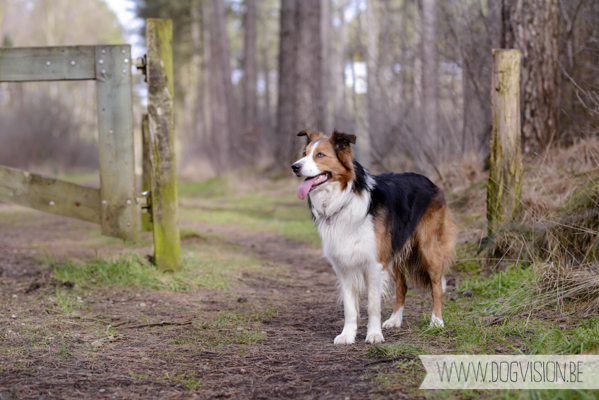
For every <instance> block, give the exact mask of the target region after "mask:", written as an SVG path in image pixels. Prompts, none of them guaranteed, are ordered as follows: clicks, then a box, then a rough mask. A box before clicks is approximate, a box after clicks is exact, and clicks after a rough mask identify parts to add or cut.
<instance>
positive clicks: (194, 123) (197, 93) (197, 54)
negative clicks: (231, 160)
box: [189, 0, 206, 153]
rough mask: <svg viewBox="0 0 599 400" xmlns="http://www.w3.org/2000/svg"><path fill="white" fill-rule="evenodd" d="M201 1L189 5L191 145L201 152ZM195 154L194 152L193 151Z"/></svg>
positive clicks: (203, 132) (202, 145)
mask: <svg viewBox="0 0 599 400" xmlns="http://www.w3.org/2000/svg"><path fill="white" fill-rule="evenodd" d="M200 3H201V0H192V3H191V40H192V44H193V56H192V60H191V65H192V69H191V74H190V75H191V88H190V90H189V92H190V93H191V96H190V97H191V98H192V112H191V121H190V123H191V133H192V134H191V138H190V139H191V143H192V144H193V148H194V150H200V151H203V150H204V147H205V145H206V144H205V138H204V136H205V132H206V131H205V128H204V118H203V112H204V68H203V65H202V58H203V57H202V26H201V19H202V15H201V4H200ZM194 153H195V151H194Z"/></svg>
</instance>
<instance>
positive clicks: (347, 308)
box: [333, 279, 360, 344]
mask: <svg viewBox="0 0 599 400" xmlns="http://www.w3.org/2000/svg"><path fill="white" fill-rule="evenodd" d="M340 281H341V282H340V283H341V285H340V286H341V293H342V296H343V311H344V313H345V324H344V325H343V331H342V332H341V334H340V335H339V336H337V337H336V338H335V341H334V342H333V343H335V344H352V343H354V342H355V341H356V332H357V330H358V313H359V308H358V307H359V302H360V298H359V293H358V291H357V290H356V288H354V287H352V286H351V285H350V284H349V282H347V281H346V282H344V281H343V279H340Z"/></svg>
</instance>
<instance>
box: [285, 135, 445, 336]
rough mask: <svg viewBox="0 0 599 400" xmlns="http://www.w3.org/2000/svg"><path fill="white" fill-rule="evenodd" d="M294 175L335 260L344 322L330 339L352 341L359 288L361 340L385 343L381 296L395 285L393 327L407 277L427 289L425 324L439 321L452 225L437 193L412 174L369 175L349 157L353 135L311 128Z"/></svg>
mask: <svg viewBox="0 0 599 400" xmlns="http://www.w3.org/2000/svg"><path fill="white" fill-rule="evenodd" d="M297 135H298V136H305V137H306V144H305V146H304V147H303V149H302V154H301V158H300V159H299V160H298V161H296V162H295V163H294V164H293V165H292V166H291V168H292V170H293V173H294V174H295V175H296V176H298V177H306V179H305V180H304V181H303V182H302V183H301V184H300V185H299V187H298V188H297V195H298V197H299V198H300V199H301V200H304V199H305V198H306V197H307V198H308V207H309V208H310V211H311V212H312V218H313V219H314V224H315V225H316V226H317V227H318V232H319V234H320V237H321V239H322V247H323V252H324V255H325V256H326V258H327V259H328V260H329V261H330V263H331V264H332V266H333V270H334V271H335V273H336V275H337V279H338V283H339V288H340V297H341V300H342V302H343V308H344V315H345V323H344V326H343V331H342V332H341V334H340V335H338V336H337V337H336V338H335V340H334V343H335V344H352V343H354V342H355V339H356V331H357V322H358V318H359V312H360V307H359V299H360V293H361V292H362V291H363V290H366V292H367V294H368V329H367V333H366V342H367V343H373V344H374V343H381V342H384V337H383V332H382V328H381V301H382V297H383V295H384V293H385V292H386V287H387V283H388V282H390V281H391V280H393V281H394V283H395V307H394V309H393V314H392V315H391V317H390V318H389V319H388V320H387V321H385V323H383V324H382V327H383V328H399V327H400V326H401V322H402V318H403V308H404V304H405V298H406V292H407V290H408V286H407V280H406V279H407V278H411V280H412V282H413V283H414V285H415V286H416V287H417V288H419V289H422V290H430V291H432V297H433V312H432V318H431V326H439V327H443V326H444V324H443V317H442V307H443V293H444V292H445V286H446V283H445V274H446V273H447V271H448V268H449V264H450V262H451V260H452V258H453V255H454V253H455V242H456V227H455V224H454V222H453V219H452V216H451V213H450V211H449V209H448V207H447V204H446V203H445V196H444V194H443V191H442V190H441V189H439V188H438V187H437V186H436V185H435V184H434V183H432V182H431V181H430V180H429V179H428V178H426V177H425V176H423V175H419V174H415V173H402V174H394V173H387V174H382V175H370V174H369V172H368V171H367V170H366V169H365V168H364V167H362V165H360V163H358V162H357V161H356V160H355V159H354V155H353V150H352V147H351V145H352V144H355V143H356V136H355V135H351V134H345V133H341V132H337V131H336V130H335V131H334V132H333V134H332V135H331V136H330V137H328V136H325V135H323V134H322V133H321V132H317V131H313V130H310V129H306V130H303V131H301V132H299V133H298V134H297Z"/></svg>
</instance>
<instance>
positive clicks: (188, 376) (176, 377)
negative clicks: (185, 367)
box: [160, 371, 203, 390]
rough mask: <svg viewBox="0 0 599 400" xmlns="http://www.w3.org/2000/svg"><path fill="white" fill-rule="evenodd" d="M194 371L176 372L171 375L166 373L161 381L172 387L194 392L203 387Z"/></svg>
mask: <svg viewBox="0 0 599 400" xmlns="http://www.w3.org/2000/svg"><path fill="white" fill-rule="evenodd" d="M196 375H197V372H196V371H177V372H174V373H172V374H170V373H168V372H166V373H165V374H164V377H162V378H160V379H162V380H166V381H169V382H170V383H172V384H174V385H181V386H183V387H184V388H185V389H187V390H194V389H197V388H199V387H200V386H202V385H203V383H202V380H201V379H200V378H198V377H197V376H196Z"/></svg>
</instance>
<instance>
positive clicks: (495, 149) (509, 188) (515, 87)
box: [487, 49, 522, 236]
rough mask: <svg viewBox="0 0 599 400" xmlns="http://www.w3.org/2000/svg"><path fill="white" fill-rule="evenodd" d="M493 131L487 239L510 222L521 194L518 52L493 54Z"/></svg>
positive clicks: (515, 213) (502, 51)
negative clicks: (501, 226) (504, 223)
mask: <svg viewBox="0 0 599 400" xmlns="http://www.w3.org/2000/svg"><path fill="white" fill-rule="evenodd" d="M491 104H492V108H493V130H492V133H491V147H490V154H489V164H490V168H489V185H488V190H487V221H488V235H489V236H491V235H493V234H494V233H496V232H497V229H498V228H499V226H500V224H501V223H502V222H503V221H511V220H513V219H514V218H515V217H516V215H517V213H518V210H519V207H520V195H521V193H522V150H521V148H520V136H521V132H520V131H521V129H520V50H503V49H501V50H498V49H494V50H493V81H492V86H491Z"/></svg>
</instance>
